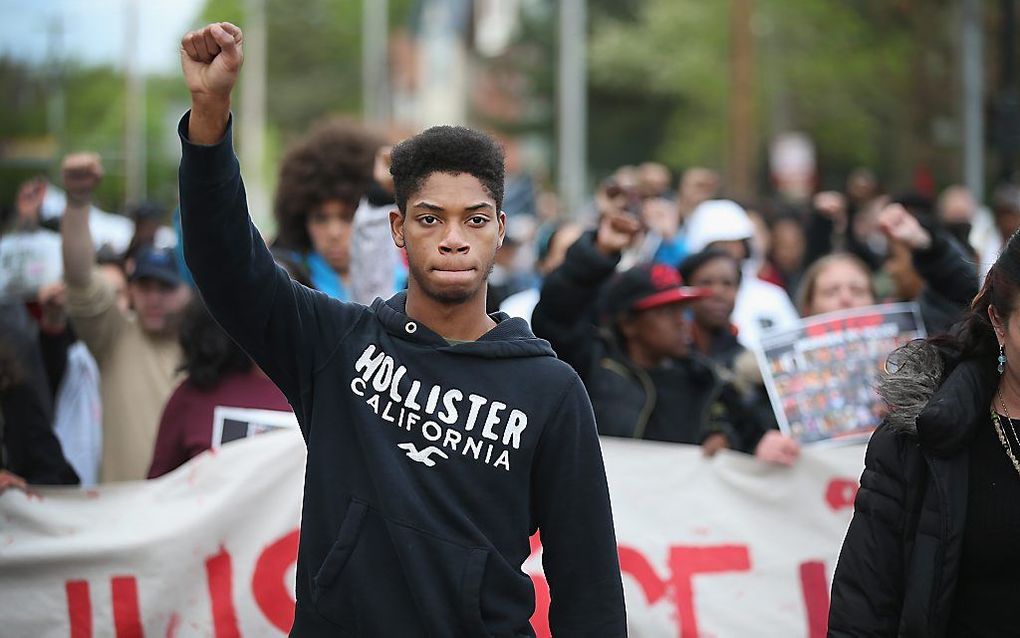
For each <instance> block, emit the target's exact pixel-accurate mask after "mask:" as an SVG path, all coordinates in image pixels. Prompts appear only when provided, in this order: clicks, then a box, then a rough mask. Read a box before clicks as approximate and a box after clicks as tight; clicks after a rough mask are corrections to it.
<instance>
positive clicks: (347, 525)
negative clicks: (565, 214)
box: [179, 115, 626, 637]
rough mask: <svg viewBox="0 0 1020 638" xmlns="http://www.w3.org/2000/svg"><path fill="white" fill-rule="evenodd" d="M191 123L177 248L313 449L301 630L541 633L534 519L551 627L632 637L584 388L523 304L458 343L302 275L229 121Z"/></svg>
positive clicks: (392, 303) (396, 310) (395, 308)
mask: <svg viewBox="0 0 1020 638" xmlns="http://www.w3.org/2000/svg"><path fill="white" fill-rule="evenodd" d="M187 122H188V116H187V115H185V117H184V119H183V120H182V121H181V125H180V128H179V133H180V136H181V140H182V145H183V157H182V160H181V168H180V195H181V213H182V220H183V231H184V254H185V258H186V260H187V263H188V267H189V268H190V269H191V272H192V274H193V275H194V278H195V282H196V284H197V285H198V288H199V290H200V291H201V293H202V297H203V299H204V300H205V302H206V304H207V305H208V307H209V310H210V311H211V312H212V314H213V316H214V317H215V318H216V320H217V321H219V322H220V324H221V325H222V326H223V328H224V329H225V330H226V331H227V332H228V333H229V334H230V335H231V336H232V337H233V338H234V339H235V340H236V341H237V342H238V343H239V344H240V345H241V346H242V347H243V348H244V349H245V350H246V351H247V352H248V353H249V354H250V355H251V357H252V358H253V359H254V360H255V362H256V363H257V364H258V365H259V367H261V368H262V369H263V370H264V371H265V372H266V374H268V375H269V377H270V378H271V379H272V380H273V381H274V382H275V383H276V384H277V385H278V386H279V387H280V389H281V390H282V391H283V393H284V394H285V395H286V396H287V399H288V400H289V401H290V404H291V405H292V406H293V407H294V410H295V412H296V414H297V417H298V421H299V423H300V425H301V431H302V433H303V435H304V437H305V442H306V444H307V446H308V462H307V466H306V471H305V490H304V503H303V510H302V520H301V542H300V548H299V550H298V563H297V585H296V589H297V592H296V593H297V610H296V616H295V620H294V626H293V629H292V632H291V633H292V635H295V636H338V635H339V636H383V637H390V636H394V637H396V636H400V637H412V636H472V637H473V636H531V635H534V634H533V631H532V629H531V626H530V624H529V619H530V617H531V615H532V613H533V611H534V605H535V598H534V589H533V586H532V583H531V580H530V578H529V577H528V575H527V574H525V573H524V572H523V571H522V569H521V565H522V563H523V562H524V560H525V559H526V558H527V557H528V555H529V554H530V545H529V540H528V538H529V536H530V535H531V534H533V533H534V532H535V531H536V530H541V536H542V543H543V547H544V553H543V564H544V567H545V572H546V577H547V578H548V581H549V585H550V590H551V594H552V605H551V608H550V613H549V620H550V623H551V627H552V630H553V634H554V635H555V636H557V637H565V636H600V637H602V636H624V635H626V618H625V612H624V604H623V588H622V583H621V579H620V569H619V563H618V559H617V554H616V540H615V535H614V532H613V522H612V512H611V510H610V504H609V492H608V488H607V485H606V476H605V470H604V468H603V463H602V454H601V450H600V447H599V441H598V437H597V434H596V428H595V420H594V416H593V414H592V409H591V404H590V403H589V401H588V397H587V395H586V393H585V390H584V387H583V386H582V384H581V382H580V380H579V379H578V377H577V375H576V374H575V373H574V372H573V371H572V370H571V369H570V368H569V367H568V366H567V365H565V364H563V363H562V362H560V361H559V360H558V359H556V357H555V355H554V353H553V352H552V350H551V349H550V347H549V344H548V343H547V342H545V341H543V340H541V339H538V338H536V337H535V336H534V335H533V334H532V333H531V331H530V330H529V329H528V327H527V324H526V323H525V322H524V321H523V320H521V319H510V318H508V317H507V316H506V315H495V316H494V317H493V318H494V319H495V320H496V321H497V322H498V324H497V326H496V327H495V328H493V329H492V330H491V331H489V332H488V333H487V334H485V335H484V336H483V337H481V338H480V339H478V340H477V341H474V342H470V343H463V344H458V345H449V344H448V343H447V341H446V340H445V339H443V338H442V337H441V336H439V335H437V334H436V333H434V332H433V331H431V330H429V328H428V327H427V326H424V325H422V324H419V323H417V322H416V321H414V320H412V319H411V318H409V317H408V316H407V315H406V314H405V313H404V302H405V297H404V295H403V294H399V295H397V296H395V297H393V298H392V299H390V300H389V301H386V302H383V301H382V300H376V302H375V303H374V304H373V305H372V307H371V308H367V307H365V306H360V305H357V304H351V303H342V302H339V301H336V300H334V299H331V298H329V297H327V296H326V295H324V294H321V293H318V292H316V291H313V290H309V289H308V288H305V287H303V286H301V285H299V284H296V283H293V282H292V281H291V280H290V277H288V275H287V273H286V272H285V271H283V270H282V269H281V268H279V267H277V266H276V264H275V263H274V262H273V258H272V256H271V255H270V253H269V251H268V250H267V249H266V247H265V245H264V243H263V241H262V239H261V237H260V236H259V233H258V232H257V230H256V229H255V227H254V226H253V225H252V224H251V222H250V220H249V218H248V213H247V204H246V201H245V194H244V186H243V184H242V182H241V176H240V172H239V168H238V163H237V159H236V157H235V156H234V153H233V148H232V146H231V134H230V127H229V126H228V129H227V133H226V135H225V136H224V139H223V140H222V141H220V142H219V143H218V144H215V145H211V146H200V145H194V144H191V143H190V142H188V140H187Z"/></svg>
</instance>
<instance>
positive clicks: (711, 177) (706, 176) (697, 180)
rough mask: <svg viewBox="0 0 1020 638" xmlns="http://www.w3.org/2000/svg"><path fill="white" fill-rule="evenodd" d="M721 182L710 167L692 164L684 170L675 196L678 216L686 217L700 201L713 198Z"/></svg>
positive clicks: (717, 192) (717, 174)
mask: <svg viewBox="0 0 1020 638" xmlns="http://www.w3.org/2000/svg"><path fill="white" fill-rule="evenodd" d="M721 183H722V180H720V179H719V173H716V172H715V171H713V170H712V169H710V168H704V167H701V166H692V167H691V168H688V169H687V170H686V171H684V173H683V175H682V176H681V177H680V187H679V188H678V190H677V198H676V201H677V208H678V211H679V213H680V218H681V219H684V220H686V219H688V218H689V217H690V216H691V214H692V213H693V212H694V209H695V208H697V207H698V206H700V205H701V203H702V202H706V201H708V200H710V199H715V198H716V197H717V196H718V194H719V188H720V185H721ZM694 252H697V251H694Z"/></svg>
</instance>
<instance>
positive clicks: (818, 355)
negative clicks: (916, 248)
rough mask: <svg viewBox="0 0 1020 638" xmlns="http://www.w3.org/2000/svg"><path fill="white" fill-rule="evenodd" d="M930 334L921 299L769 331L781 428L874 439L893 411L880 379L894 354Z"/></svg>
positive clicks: (826, 437)
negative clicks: (879, 388)
mask: <svg viewBox="0 0 1020 638" xmlns="http://www.w3.org/2000/svg"><path fill="white" fill-rule="evenodd" d="M924 336H925V331H924V323H922V321H921V312H920V309H919V307H918V305H917V304H916V303H899V304H884V305H879V306H868V307H866V308H854V309H851V310H841V311H838V312H832V313H827V314H824V315H816V316H814V317H810V318H807V319H804V320H803V321H802V322H801V325H800V327H798V328H794V329H791V330H783V331H781V332H773V333H770V334H767V335H765V336H764V337H762V340H761V348H760V350H759V351H758V358H759V365H760V367H761V370H762V375H763V376H764V379H765V386H766V388H768V393H769V399H770V400H771V402H772V407H773V409H774V410H775V413H776V419H777V420H778V421H779V427H780V429H781V430H782V431H783V432H784V433H785V434H788V435H789V436H792V437H793V438H795V439H797V440H798V441H800V442H801V443H833V442H849V441H858V442H859V441H866V440H867V439H868V437H869V436H870V435H871V433H872V432H874V430H875V428H876V427H878V424H879V423H881V421H882V416H883V414H884V410H885V406H884V404H883V403H882V400H881V398H880V397H879V396H878V394H877V392H876V391H875V383H876V382H877V381H878V377H879V375H880V374H881V373H882V371H883V370H884V369H885V361H886V358H887V357H888V356H889V354H890V353H891V352H892V351H893V350H895V349H896V348H898V347H900V346H902V345H903V344H905V343H908V342H910V341H912V340H914V339H920V338H923V337H924Z"/></svg>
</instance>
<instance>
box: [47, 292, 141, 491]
mask: <svg viewBox="0 0 1020 638" xmlns="http://www.w3.org/2000/svg"><path fill="white" fill-rule="evenodd" d="M100 276H102V277H106V274H103V275H100ZM125 296H126V292H125ZM37 301H38V308H39V317H38V320H37V321H38V324H39V350H40V353H41V354H42V359H43V365H44V368H45V370H46V376H47V379H48V381H49V386H50V389H51V391H52V400H53V433H54V434H55V435H56V437H57V439H58V440H59V441H60V447H61V449H63V452H64V457H65V458H66V459H67V460H68V462H69V463H70V464H71V466H72V467H73V468H74V470H75V473H76V474H77V475H78V478H79V479H80V480H81V484H82V485H83V486H85V487H89V486H92V485H95V484H96V483H98V482H99V468H100V463H101V462H102V455H103V421H102V415H103V404H102V399H101V396H100V376H99V365H98V364H97V363H96V360H95V357H93V356H92V353H91V352H90V351H89V349H88V346H86V345H85V343H84V342H82V341H81V340H80V339H78V335H77V334H76V333H75V332H74V329H73V328H72V327H71V324H70V322H69V319H68V316H67V286H66V284H64V283H63V282H57V283H54V284H50V285H48V286H44V287H43V288H41V289H40V290H39V294H38V299H37ZM117 307H118V308H120V309H121V311H122V312H126V311H127V302H123V305H121V303H120V302H118V304H117Z"/></svg>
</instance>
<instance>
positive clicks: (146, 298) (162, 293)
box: [128, 278, 191, 336]
mask: <svg viewBox="0 0 1020 638" xmlns="http://www.w3.org/2000/svg"><path fill="white" fill-rule="evenodd" d="M128 294H129V295H130V297H131V305H132V307H133V308H134V309H135V314H136V315H137V316H138V321H139V323H140V324H141V327H142V330H144V331H145V332H146V333H147V334H150V335H154V336H168V335H171V334H173V333H174V332H176V330H177V327H178V325H179V324H180V316H181V313H182V312H184V307H185V306H186V305H187V304H188V301H190V300H191V290H190V289H189V288H188V287H187V286H185V285H183V284H177V285H176V286H174V285H171V284H168V283H166V282H163V281H159V280H156V279H148V278H141V279H136V280H134V281H132V282H131V283H129V284H128Z"/></svg>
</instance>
